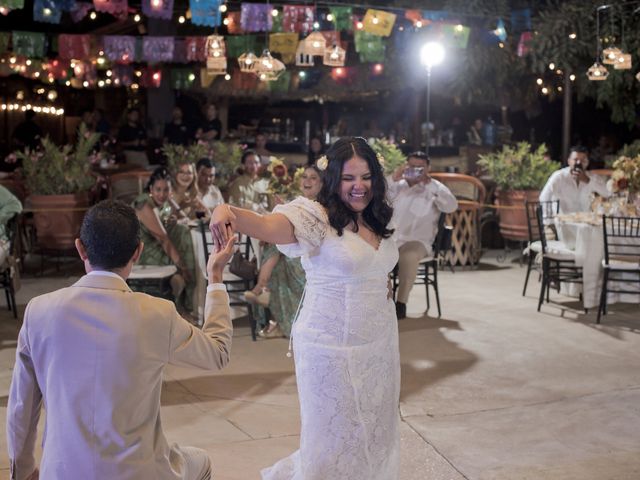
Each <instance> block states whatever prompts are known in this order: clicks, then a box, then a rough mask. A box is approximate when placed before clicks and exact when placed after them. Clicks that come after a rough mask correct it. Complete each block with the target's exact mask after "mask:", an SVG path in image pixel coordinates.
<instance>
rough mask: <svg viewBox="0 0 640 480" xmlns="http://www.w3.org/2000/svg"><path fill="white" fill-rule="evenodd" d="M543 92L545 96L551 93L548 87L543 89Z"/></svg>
mask: <svg viewBox="0 0 640 480" xmlns="http://www.w3.org/2000/svg"><path fill="white" fill-rule="evenodd" d="M541 92H542V94H543V95H546V94H547V93H549V89H548V88H547V87H542V90H541Z"/></svg>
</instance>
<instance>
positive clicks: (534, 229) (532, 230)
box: [522, 200, 560, 297]
mask: <svg viewBox="0 0 640 480" xmlns="http://www.w3.org/2000/svg"><path fill="white" fill-rule="evenodd" d="M538 206H541V207H542V218H543V220H546V219H549V218H553V217H554V216H555V215H557V214H558V212H559V211H560V201H559V200H552V201H549V202H525V209H526V211H527V230H528V233H529V243H528V245H527V248H526V249H525V251H524V253H525V254H526V255H527V256H528V258H529V260H528V262H527V275H526V276H525V277H524V288H523V289H522V296H523V297H524V296H525V294H526V293H527V284H528V283H529V275H530V274H531V270H533V265H534V263H535V260H536V256H537V255H538V254H539V253H541V252H542V242H541V241H540V233H539V231H538V213H537V209H538Z"/></svg>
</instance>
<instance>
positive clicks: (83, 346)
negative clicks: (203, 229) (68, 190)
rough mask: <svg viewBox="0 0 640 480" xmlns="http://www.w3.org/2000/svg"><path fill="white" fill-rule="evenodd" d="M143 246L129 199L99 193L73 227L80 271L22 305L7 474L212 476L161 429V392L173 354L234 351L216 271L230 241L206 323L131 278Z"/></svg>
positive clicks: (203, 363) (186, 357) (207, 465)
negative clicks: (197, 323)
mask: <svg viewBox="0 0 640 480" xmlns="http://www.w3.org/2000/svg"><path fill="white" fill-rule="evenodd" d="M143 246H144V245H143V244H142V242H141V241H140V224H139V222H138V219H137V217H136V214H135V211H134V210H133V208H131V207H130V206H128V205H126V204H124V203H121V202H111V201H105V202H101V203H99V204H97V205H96V206H94V207H93V208H91V209H90V210H89V211H88V212H87V214H86V215H85V218H84V221H83V224H82V229H81V231H80V238H79V239H76V248H77V250H78V253H79V254H80V258H81V259H82V260H83V262H84V266H85V270H86V272H87V275H85V276H83V277H82V278H80V280H78V281H77V282H76V283H75V284H74V285H72V286H70V287H67V288H62V289H60V290H57V291H55V292H51V293H48V294H45V295H41V296H39V297H35V298H33V299H32V300H31V301H30V302H29V304H28V305H27V308H26V311H25V314H24V323H23V325H22V328H21V329H20V334H19V336H18V346H17V349H16V364H15V368H14V370H13V379H12V382H11V389H10V392H9V402H8V406H7V446H8V450H9V459H10V462H11V479H12V480H25V479H29V480H31V479H37V478H38V474H39V476H40V478H43V479H47V480H71V479H92V480H115V479H118V480H143V479H154V480H208V479H210V478H211V462H210V460H209V457H208V456H207V453H206V452H205V451H203V450H200V449H198V448H193V447H180V446H178V445H176V444H173V445H169V443H168V442H167V440H166V438H165V437H164V434H163V433H162V423H161V421H160V392H161V390H162V374H163V373H162V372H163V370H164V367H165V365H167V364H169V363H171V364H173V365H181V366H192V367H197V368H202V369H208V370H218V369H220V368H222V367H224V366H225V365H226V364H227V363H228V361H229V352H230V349H231V337H232V334H233V328H232V325H231V314H230V310H229V296H228V295H227V292H226V291H225V286H224V284H223V283H222V271H223V269H224V266H225V264H226V263H227V262H228V260H229V259H230V258H231V255H232V253H233V242H232V241H230V242H229V243H228V244H227V246H226V248H225V249H223V250H221V251H219V252H217V253H216V254H214V255H211V256H210V257H209V262H208V264H207V273H208V277H209V287H208V289H207V297H206V300H205V324H204V327H203V328H202V330H199V329H198V328H196V327H194V326H193V325H191V324H190V323H189V322H187V321H186V320H184V319H183V318H181V317H180V315H179V314H178V312H177V311H176V308H175V305H174V304H173V303H172V302H170V301H168V300H164V299H161V298H155V297H151V296H149V295H146V294H144V293H138V292H132V291H131V289H130V288H129V287H128V286H127V284H126V282H125V280H126V278H127V277H128V276H129V274H130V273H131V269H132V268H133V264H134V263H135V262H136V260H137V259H138V258H139V256H140V253H141V252H142V248H143ZM43 404H44V405H46V409H47V416H46V423H45V429H44V439H43V451H42V460H41V462H40V473H39V472H38V468H37V467H38V466H37V464H36V460H35V456H34V453H35V442H36V437H37V432H36V430H37V426H38V419H39V416H40V410H41V407H42V406H43Z"/></svg>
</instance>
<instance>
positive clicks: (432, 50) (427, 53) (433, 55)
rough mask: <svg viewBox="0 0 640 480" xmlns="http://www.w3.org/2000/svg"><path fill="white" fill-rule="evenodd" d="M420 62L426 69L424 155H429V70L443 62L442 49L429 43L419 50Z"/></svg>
mask: <svg viewBox="0 0 640 480" xmlns="http://www.w3.org/2000/svg"><path fill="white" fill-rule="evenodd" d="M420 60H422V63H423V64H424V66H425V67H427V142H426V143H427V145H426V149H425V150H426V153H427V155H428V154H429V143H430V140H431V138H430V137H431V131H430V128H429V127H430V123H429V122H430V119H431V68H432V67H433V66H434V65H439V64H440V63H441V62H442V60H444V48H443V47H442V45H440V44H439V43H437V42H429V43H427V44H425V45H424V47H422V50H420Z"/></svg>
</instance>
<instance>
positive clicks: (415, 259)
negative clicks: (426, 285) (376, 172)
mask: <svg viewBox="0 0 640 480" xmlns="http://www.w3.org/2000/svg"><path fill="white" fill-rule="evenodd" d="M429 170H430V162H429V157H428V156H427V154H426V153H424V152H414V153H410V154H409V157H408V158H407V163H406V164H405V165H402V166H400V167H399V168H398V169H397V170H396V171H395V172H394V173H393V175H391V176H390V177H388V178H387V183H388V185H389V199H390V200H391V202H392V204H393V224H394V226H395V229H396V233H395V236H396V243H397V245H398V248H399V250H400V259H399V260H398V298H397V299H396V313H397V314H398V319H400V318H404V317H406V315H407V300H408V299H409V292H411V288H413V283H414V282H415V280H416V274H417V273H418V266H419V264H420V260H422V259H423V258H425V257H427V256H429V255H431V253H432V244H433V241H434V240H435V238H436V233H437V229H438V219H439V217H440V212H444V213H451V212H453V211H455V210H456V209H457V208H458V201H457V200H456V197H454V195H453V194H452V193H451V192H450V191H449V189H448V188H447V187H445V186H444V185H443V184H442V183H440V182H438V181H437V180H434V179H432V178H431V177H430V176H429Z"/></svg>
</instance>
